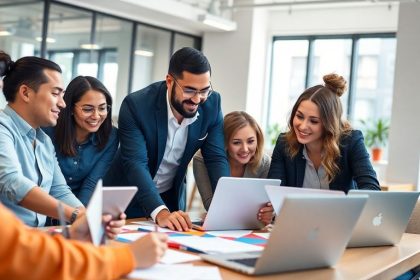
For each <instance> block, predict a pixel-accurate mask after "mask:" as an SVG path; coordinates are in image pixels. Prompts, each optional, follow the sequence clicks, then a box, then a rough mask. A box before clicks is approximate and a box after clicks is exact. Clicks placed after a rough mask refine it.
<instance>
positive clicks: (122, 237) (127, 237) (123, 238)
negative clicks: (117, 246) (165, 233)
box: [116, 232, 149, 243]
mask: <svg viewBox="0 0 420 280" xmlns="http://www.w3.org/2000/svg"><path fill="white" fill-rule="evenodd" d="M147 234H149V233H147V232H127V233H120V234H118V235H117V239H116V240H117V241H120V242H125V243H129V242H133V241H135V240H137V239H139V238H141V237H143V236H145V235H147Z"/></svg>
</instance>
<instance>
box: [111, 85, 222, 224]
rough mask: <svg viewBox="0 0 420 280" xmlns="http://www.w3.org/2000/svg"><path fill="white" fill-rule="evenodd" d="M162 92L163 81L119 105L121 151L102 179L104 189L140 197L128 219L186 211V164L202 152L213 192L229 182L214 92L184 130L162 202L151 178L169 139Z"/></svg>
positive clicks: (132, 95)
mask: <svg viewBox="0 0 420 280" xmlns="http://www.w3.org/2000/svg"><path fill="white" fill-rule="evenodd" d="M166 95H167V87H166V83H165V82H164V81H162V82H157V83H153V84H151V85H150V86H148V87H146V88H144V89H142V90H139V91H137V92H134V93H131V94H129V95H128V96H126V97H125V99H124V101H123V102H122V105H121V108H120V113H119V120H118V133H119V138H120V148H119V150H118V151H117V154H116V157H115V159H114V161H113V164H112V165H111V167H110V169H109V171H108V174H107V175H106V176H105V178H104V184H105V185H116V186H121V185H129V186H130V185H131V186H137V187H138V188H139V191H138V192H137V194H136V196H135V198H134V199H133V201H132V202H131V204H130V206H129V208H128V209H127V211H126V213H127V216H128V217H129V218H133V217H142V216H150V214H151V212H152V211H153V210H155V209H156V208H157V207H158V206H160V205H164V204H165V205H166V206H167V207H168V208H169V210H170V211H176V210H185V204H186V203H185V200H186V195H185V175H186V171H187V167H188V163H189V162H190V161H191V159H192V157H193V156H194V154H195V152H196V151H197V150H198V149H200V148H201V152H202V154H203V157H204V158H205V163H206V166H207V168H208V171H209V176H210V180H211V184H212V187H213V189H215V187H216V184H217V181H218V180H219V178H220V177H222V176H229V174H230V170H229V164H228V161H227V157H226V153H225V150H224V140H223V139H224V138H223V115H222V111H221V105H220V102H221V100H220V95H219V94H218V93H217V92H213V94H212V95H211V96H209V98H208V99H207V100H206V101H205V102H204V103H203V104H201V105H199V107H198V112H199V114H200V115H199V116H198V118H197V120H196V121H195V122H194V123H192V124H191V125H189V126H188V139H187V145H186V147H185V151H184V155H183V157H182V159H181V162H180V165H179V167H178V170H177V171H176V175H175V178H174V180H173V185H172V188H171V189H170V190H168V191H167V192H165V196H164V197H161V195H159V192H158V190H157V188H156V185H155V183H154V182H153V178H154V176H155V175H156V173H157V171H158V169H159V165H160V163H161V161H162V158H163V155H164V152H165V146H166V138H167V134H168V110H167V101H166Z"/></svg>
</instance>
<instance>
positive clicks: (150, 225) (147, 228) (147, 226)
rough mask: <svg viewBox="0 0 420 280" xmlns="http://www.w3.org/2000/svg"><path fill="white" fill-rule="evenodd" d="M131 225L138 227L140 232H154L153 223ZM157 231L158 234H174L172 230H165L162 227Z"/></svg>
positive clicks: (145, 222)
mask: <svg viewBox="0 0 420 280" xmlns="http://www.w3.org/2000/svg"><path fill="white" fill-rule="evenodd" d="M133 224H136V225H138V226H137V227H138V229H140V230H144V231H155V226H156V224H155V223H154V222H151V221H140V222H133ZM158 231H159V232H167V233H169V232H175V231H173V230H170V229H167V228H163V227H158Z"/></svg>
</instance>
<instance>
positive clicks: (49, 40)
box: [35, 37, 57, 43]
mask: <svg viewBox="0 0 420 280" xmlns="http://www.w3.org/2000/svg"><path fill="white" fill-rule="evenodd" d="M35 40H37V41H38V42H41V41H42V37H36V38H35ZM46 41H47V43H55V42H57V40H56V39H54V38H51V37H47V39H46Z"/></svg>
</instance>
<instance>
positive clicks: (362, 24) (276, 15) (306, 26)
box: [269, 4, 398, 35]
mask: <svg viewBox="0 0 420 280" xmlns="http://www.w3.org/2000/svg"><path fill="white" fill-rule="evenodd" d="M323 7H324V6H323ZM397 21H398V5H396V4H392V5H391V4H390V5H388V4H383V5H380V4H377V5H374V6H373V5H359V6H354V5H353V6H351V7H350V6H348V7H346V6H342V5H340V6H335V7H327V8H312V9H308V8H306V9H302V8H292V10H290V11H289V10H277V11H272V12H271V13H270V20H269V33H270V34H271V35H318V34H352V33H377V32H395V31H396V30H397Z"/></svg>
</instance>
